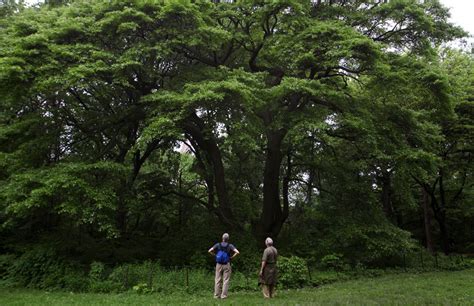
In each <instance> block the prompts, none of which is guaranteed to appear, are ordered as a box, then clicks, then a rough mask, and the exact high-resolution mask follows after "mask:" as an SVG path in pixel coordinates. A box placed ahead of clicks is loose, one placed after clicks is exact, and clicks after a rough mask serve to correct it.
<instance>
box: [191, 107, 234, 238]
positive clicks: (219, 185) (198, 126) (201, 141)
mask: <svg viewBox="0 0 474 306" xmlns="http://www.w3.org/2000/svg"><path fill="white" fill-rule="evenodd" d="M183 125H184V130H185V132H186V134H188V136H189V137H191V138H192V140H193V143H194V144H196V146H197V148H195V149H196V150H199V151H201V152H202V153H204V155H205V158H206V161H207V163H208V164H209V166H210V167H211V174H212V176H213V180H212V181H213V183H214V187H215V188H216V189H215V190H216V194H217V200H218V205H219V207H218V209H217V210H216V212H217V215H218V217H219V219H220V220H221V222H222V223H224V224H225V225H226V226H229V227H231V228H232V229H234V228H238V225H237V224H236V222H235V218H234V215H233V213H232V209H231V205H230V203H229V196H228V191H227V185H226V181H225V168H224V164H223V162H222V154H221V151H220V149H219V146H218V145H217V142H216V141H215V139H214V138H213V136H212V135H208V134H206V132H205V124H204V122H203V120H202V119H201V118H200V117H199V116H198V115H197V114H196V113H192V114H191V115H190V116H189V117H188V118H187V120H186V121H185V122H184V124H183ZM204 170H206V169H204Z"/></svg>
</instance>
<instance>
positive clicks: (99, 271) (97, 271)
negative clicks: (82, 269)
mask: <svg viewBox="0 0 474 306" xmlns="http://www.w3.org/2000/svg"><path fill="white" fill-rule="evenodd" d="M104 277H105V265H104V264H103V263H101V262H97V261H94V262H92V263H91V269H90V271H89V278H90V279H91V280H92V281H101V280H103V279H104Z"/></svg>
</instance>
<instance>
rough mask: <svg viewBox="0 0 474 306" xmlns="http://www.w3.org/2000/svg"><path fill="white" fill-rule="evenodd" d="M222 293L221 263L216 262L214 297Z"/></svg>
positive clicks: (218, 296)
mask: <svg viewBox="0 0 474 306" xmlns="http://www.w3.org/2000/svg"><path fill="white" fill-rule="evenodd" d="M221 293H222V265H221V264H216V277H215V279H214V297H215V298H217V299H218V298H220V297H221Z"/></svg>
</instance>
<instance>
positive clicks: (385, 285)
mask: <svg viewBox="0 0 474 306" xmlns="http://www.w3.org/2000/svg"><path fill="white" fill-rule="evenodd" d="M209 282H212V280H209ZM180 304H181V305H185V304H186V305H189V304H193V305H262V304H266V305H474V270H465V271H457V272H431V273H421V274H394V275H385V276H381V277H378V278H370V279H358V280H352V281H347V282H342V283H335V284H331V285H325V286H322V287H319V288H308V289H301V290H285V291H283V290H280V291H278V293H277V297H276V298H274V299H273V300H271V301H265V300H263V298H262V296H261V294H260V293H257V292H232V290H231V292H230V296H229V298H228V299H227V300H214V299H213V298H212V292H207V293H203V292H196V293H186V292H181V293H179V292H176V293H173V294H169V295H163V294H150V295H139V294H135V293H122V294H88V293H81V294H77V293H67V292H45V291H37V290H27V289H14V290H7V289H0V305H48V306H53V305H88V306H91V305H180Z"/></svg>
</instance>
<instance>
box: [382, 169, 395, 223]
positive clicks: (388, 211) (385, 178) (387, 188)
mask: <svg viewBox="0 0 474 306" xmlns="http://www.w3.org/2000/svg"><path fill="white" fill-rule="evenodd" d="M381 181H382V206H383V211H384V213H385V216H386V217H387V219H388V220H390V222H392V223H395V218H394V215H393V206H392V175H391V173H390V172H389V171H383V173H382V177H381Z"/></svg>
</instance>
